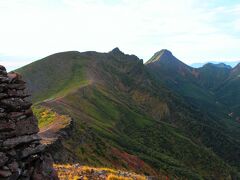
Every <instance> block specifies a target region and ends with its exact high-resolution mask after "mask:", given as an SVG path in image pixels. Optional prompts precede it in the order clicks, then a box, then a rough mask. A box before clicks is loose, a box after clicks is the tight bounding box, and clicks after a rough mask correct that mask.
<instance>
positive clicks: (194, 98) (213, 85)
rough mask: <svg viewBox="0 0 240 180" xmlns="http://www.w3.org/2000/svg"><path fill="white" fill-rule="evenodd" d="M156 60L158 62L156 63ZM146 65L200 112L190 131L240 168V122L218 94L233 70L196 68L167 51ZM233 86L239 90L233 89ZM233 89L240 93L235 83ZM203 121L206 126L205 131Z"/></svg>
mask: <svg viewBox="0 0 240 180" xmlns="http://www.w3.org/2000/svg"><path fill="white" fill-rule="evenodd" d="M160 52H162V51H160ZM158 53H159V52H158ZM158 53H157V54H158ZM153 59H155V60H154V61H153ZM172 64H174V65H172ZM146 66H147V68H148V70H149V72H150V73H151V74H152V75H153V76H154V77H155V79H156V80H157V81H158V82H160V83H163V84H165V85H166V86H167V87H169V88H170V89H171V90H173V91H174V92H176V93H178V94H179V95H180V96H183V98H184V99H185V100H186V102H187V103H189V104H191V106H192V108H195V110H196V111H199V112H200V113H199V114H198V115H199V117H197V116H196V115H197V112H195V116H194V118H196V120H198V121H197V122H196V121H195V122H194V123H195V124H194V127H193V126H191V125H188V126H187V127H188V128H190V129H189V130H190V131H192V130H193V129H194V131H196V132H199V133H200V134H201V135H200V136H201V141H202V142H203V143H204V144H205V145H206V146H207V147H210V148H212V149H213V151H214V152H215V153H217V154H218V155H219V156H221V157H223V158H224V159H225V160H227V161H228V162H230V163H231V164H232V165H234V166H237V167H239V163H238V162H237V161H239V148H240V146H239V145H240V144H239V137H240V131H239V123H238V122H236V121H235V120H233V119H232V118H230V117H229V116H228V113H229V112H230V111H229V108H228V106H226V105H229V104H226V103H224V101H220V100H219V101H218V99H219V98H218V97H217V95H216V89H218V88H219V86H220V85H222V84H223V82H224V81H227V79H228V77H229V76H230V74H231V69H229V67H222V66H220V67H219V66H214V65H212V64H207V65H206V66H204V67H202V68H199V69H193V68H191V67H189V66H187V65H186V64H184V63H182V62H181V61H180V60H178V59H177V58H175V57H174V56H173V55H172V53H170V52H169V51H167V50H164V53H160V56H156V54H155V55H154V56H153V57H152V58H151V59H150V60H149V61H148V62H147V63H146ZM232 76H233V77H235V76H234V75H232ZM233 86H235V87H236V88H233ZM233 86H232V87H230V88H229V90H231V93H235V94H236V95H237V94H239V93H238V91H237V89H240V88H238V85H236V84H234V85H233ZM227 87H229V86H227ZM201 92H203V93H201ZM226 99H228V98H226ZM229 100H230V99H229ZM235 103H236V102H235ZM201 122H202V123H203V124H204V127H202V128H201V126H202V124H201ZM199 123H200V124H199ZM184 127H186V125H185V126H184ZM191 128H193V129H192V130H191ZM237 149H238V150H237ZM229 152H233V154H235V155H233V156H232V154H231V155H229ZM234 159H235V160H234ZM236 159H237V160H236Z"/></svg>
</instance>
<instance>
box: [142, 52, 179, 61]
mask: <svg viewBox="0 0 240 180" xmlns="http://www.w3.org/2000/svg"><path fill="white" fill-rule="evenodd" d="M150 63H154V64H155V63H157V64H159V63H167V64H169V63H170V64H179V63H181V61H180V60H178V59H177V58H176V57H175V56H174V55H173V54H172V52H171V51H169V50H167V49H162V50H160V51H158V52H156V53H155V54H154V55H153V56H152V57H151V59H149V60H148V61H147V62H146V64H150Z"/></svg>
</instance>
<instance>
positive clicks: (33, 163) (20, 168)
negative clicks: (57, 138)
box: [0, 65, 58, 180]
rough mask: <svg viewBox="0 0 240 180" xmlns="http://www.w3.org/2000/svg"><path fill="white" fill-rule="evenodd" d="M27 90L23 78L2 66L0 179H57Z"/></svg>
mask: <svg viewBox="0 0 240 180" xmlns="http://www.w3.org/2000/svg"><path fill="white" fill-rule="evenodd" d="M24 89H25V82H24V81H22V80H21V77H20V75H19V74H17V73H7V72H6V69H5V67H3V66H1V65H0V180H1V179H3V180H5V179H6V180H8V179H9V180H15V179H24V180H25V179H26V180H28V179H34V180H35V179H36V180H43V179H44V180H48V179H49V180H50V179H52V180H55V179H58V178H57V175H56V172H55V171H54V169H53V166H52V165H53V164H52V159H51V157H50V155H48V154H47V153H45V151H44V150H45V146H44V145H42V144H41V143H40V137H39V136H38V134H37V133H38V131H39V129H38V124H37V119H36V118H35V116H34V115H33V112H32V110H31V105H32V104H31V103H30V102H28V101H27V100H26V99H25V98H26V97H28V96H29V95H28V94H26V93H25V91H24Z"/></svg>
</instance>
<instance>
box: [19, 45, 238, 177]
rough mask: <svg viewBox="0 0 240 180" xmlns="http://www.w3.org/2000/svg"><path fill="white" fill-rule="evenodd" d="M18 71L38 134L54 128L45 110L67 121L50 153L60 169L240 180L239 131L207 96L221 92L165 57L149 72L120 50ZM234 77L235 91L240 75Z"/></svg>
mask: <svg viewBox="0 0 240 180" xmlns="http://www.w3.org/2000/svg"><path fill="white" fill-rule="evenodd" d="M16 71H17V72H18V73H20V74H21V75H23V78H24V80H25V81H26V82H27V84H28V88H29V92H30V93H31V94H32V95H33V96H32V100H33V102H34V103H35V106H34V111H35V113H36V114H37V116H38V117H39V118H40V119H42V120H41V121H42V122H45V124H47V125H44V123H43V127H42V128H44V127H45V129H46V127H47V126H49V125H50V126H51V122H54V121H52V120H51V118H49V117H51V115H50V114H54V113H50V111H48V110H47V109H51V110H52V111H55V112H57V114H64V115H67V116H69V117H71V118H72V123H71V124H72V126H71V129H70V132H69V133H68V136H67V137H63V138H62V139H61V143H60V144H57V145H59V146H57V147H51V148H50V149H51V151H52V155H53V157H54V159H55V160H56V161H58V162H60V163H66V162H67V163H76V162H79V163H81V164H85V165H91V166H100V167H111V168H112V167H114V168H115V169H125V170H128V171H129V170H132V171H135V172H137V173H144V174H146V175H151V176H159V177H166V176H167V177H169V178H173V179H200V180H202V179H229V180H230V179H237V178H238V177H239V176H238V172H239V168H240V164H239V162H240V159H239V158H240V156H239V152H240V142H239V137H240V131H239V129H240V124H239V123H238V122H237V121H236V119H233V118H231V117H230V116H229V115H228V114H229V112H231V111H229V110H228V108H226V105H224V104H223V103H216V99H215V96H214V94H213V93H212V92H211V91H210V89H215V87H216V86H218V85H219V84H209V83H208V81H207V79H206V78H205V76H203V75H202V76H201V75H200V74H203V73H204V74H205V71H203V72H202V73H200V70H197V69H193V68H190V67H189V66H187V65H185V64H184V63H182V62H181V61H179V60H178V59H177V58H175V57H174V56H173V55H172V53H171V52H169V51H167V50H163V51H160V52H158V53H156V54H155V56H154V57H153V58H151V61H149V62H148V63H147V64H143V62H142V60H140V59H139V58H138V57H136V56H134V55H127V54H124V53H123V52H121V51H120V50H119V49H118V48H115V49H114V50H112V51H110V52H109V53H98V52H82V53H80V52H76V51H71V52H62V53H57V54H54V55H51V56H48V57H46V58H44V59H42V60H39V61H36V62H34V63H32V64H29V65H27V66H25V67H22V68H21V69H18V70H16ZM231 71H232V70H231ZM207 72H208V71H207ZM232 72H233V71H232ZM234 72H236V73H230V74H232V75H231V76H232V77H233V78H232V79H233V80H234V81H232V82H233V83H234V84H235V83H236V84H237V83H238V82H239V78H238V72H239V71H238V69H236V70H235V71H234ZM221 74H222V73H221ZM236 74H237V76H236ZM213 78H214V77H213ZM223 78H226V77H225V76H223ZM217 79H219V78H218V77H217ZM220 80H221V81H223V80H222V78H220ZM235 80H236V81H235ZM226 81H228V78H227V79H226ZM196 82H201V83H196ZM233 83H231V84H233ZM205 87H206V88H205ZM227 87H229V89H231V90H233V91H234V92H236V94H237V95H239V93H238V91H235V89H232V88H230V86H227ZM231 87H232V86H231ZM208 88H209V89H208ZM229 94H230V95H231V93H229ZM226 98H227V97H226ZM227 99H228V98H227ZM219 102H220V101H219ZM41 109H45V110H41ZM45 112H49V113H45ZM46 114H49V115H47V116H46ZM48 122H50V123H48ZM51 127H54V126H51ZM54 128H55V127H54ZM47 129H49V128H47ZM159 179H160V178H159Z"/></svg>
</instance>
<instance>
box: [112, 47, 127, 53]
mask: <svg viewBox="0 0 240 180" xmlns="http://www.w3.org/2000/svg"><path fill="white" fill-rule="evenodd" d="M110 52H111V53H113V54H124V53H123V52H122V51H121V50H120V49H119V48H118V47H115V48H114V49H113V50H112V51H110Z"/></svg>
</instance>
